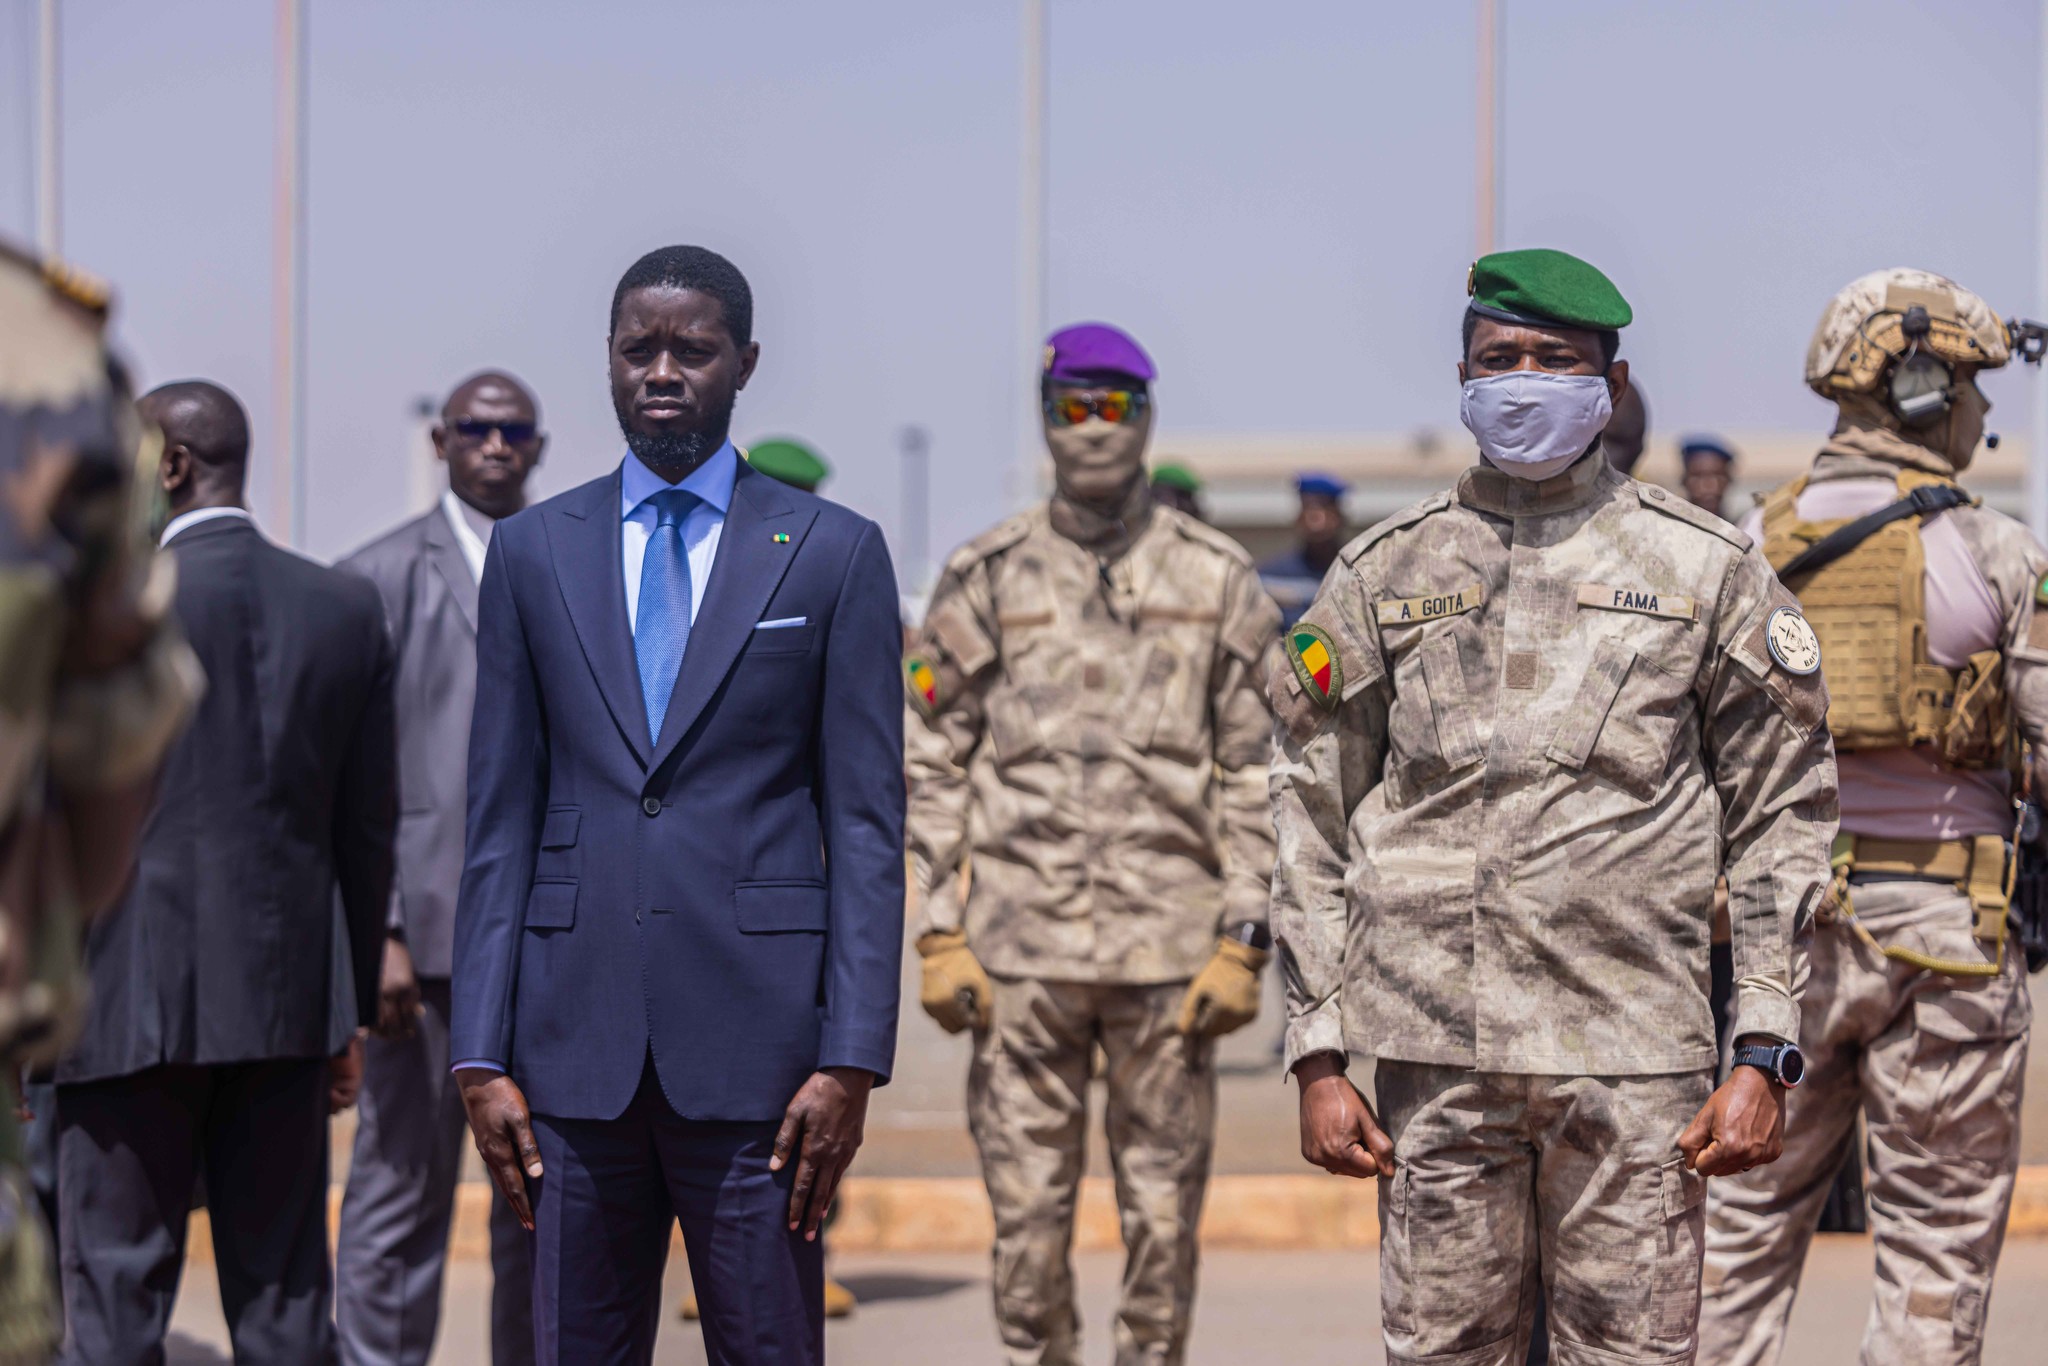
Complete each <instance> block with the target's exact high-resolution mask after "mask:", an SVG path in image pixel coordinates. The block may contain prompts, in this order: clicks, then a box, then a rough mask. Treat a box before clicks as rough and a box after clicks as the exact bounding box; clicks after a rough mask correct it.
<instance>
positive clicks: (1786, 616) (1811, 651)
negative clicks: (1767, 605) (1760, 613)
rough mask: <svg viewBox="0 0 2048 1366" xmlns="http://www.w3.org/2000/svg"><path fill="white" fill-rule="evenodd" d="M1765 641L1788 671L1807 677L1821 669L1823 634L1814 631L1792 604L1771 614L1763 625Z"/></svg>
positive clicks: (1782, 666) (1779, 663) (1780, 666)
mask: <svg viewBox="0 0 2048 1366" xmlns="http://www.w3.org/2000/svg"><path fill="white" fill-rule="evenodd" d="M1764 644H1765V645H1766V646H1768V647H1769V648H1770V652H1771V658H1772V659H1775V660H1776V661H1778V667H1779V668H1781V669H1783V670H1784V671H1785V672H1786V673H1791V674H1799V675H1800V676H1801V677H1804V676H1805V675H1807V674H1811V673H1818V672H1819V671H1820V637H1818V636H1816V635H1815V634H1814V633H1813V627H1811V626H1809V625H1808V624H1807V622H1806V618H1805V617H1802V616H1800V615H1799V613H1798V612H1796V611H1794V610H1793V609H1792V608H1790V607H1780V608H1779V609H1778V610H1777V611H1775V612H1773V613H1771V619H1770V620H1769V621H1768V622H1767V623H1765V625H1764Z"/></svg>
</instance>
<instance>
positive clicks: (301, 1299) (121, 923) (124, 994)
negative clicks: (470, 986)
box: [57, 381, 397, 1366]
mask: <svg viewBox="0 0 2048 1366" xmlns="http://www.w3.org/2000/svg"><path fill="white" fill-rule="evenodd" d="M141 407H142V410H143V413H144V415H145V416H146V417H147V418H148V419H149V420H151V421H153V422H154V423H156V425H157V426H158V427H160V428H161V429H162V431H163V435H164V448H163V458H162V463H161V466H160V472H159V479H160V481H161V484H162V487H163V490H164V493H165V495H166V497H167V498H168V500H169V506H170V510H171V512H172V514H173V515H172V517H171V520H170V524H169V525H168V526H167V527H166V528H165V530H164V534H163V544H164V545H165V546H166V547H167V548H168V549H169V551H170V553H171V556H172V558H173V559H174V560H175V561H176V562H177V568H178V588H177V599H176V607H177V612H178V616H179V618H180V619H181V620H182V622H183V624H184V627H185V631H186V634H187V635H188V637H189V638H190V640H191V643H192V648H193V650H194V651H195V652H196V653H197V654H198V656H199V659H200V662H201V664H202V665H203V666H204V668H205V670H206V677H207V692H206V696H205V698H204V699H203V700H202V702H201V703H200V707H199V711H198V714H197V716H196V718H195V719H194V721H193V724H192V727H191V729H190V730H188V731H187V732H186V733H185V735H184V736H183V737H182V738H181V739H180V740H179V741H178V742H177V744H176V745H175V746H174V747H173V748H172V750H171V752H170V757H169V760H168V762H167V764H166V767H165V770H164V776H163V780H162V785H161V789H160V791H159V793H158V795H157V800H156V804H155V806H154V808H153V809H152V810H151V812H150V816H149V820H148V823H147V825H146V827H145V829H144V831H143V837H142V846H141V850H140V852H139V854H138V856H137V860H136V866H135V870H134V874H133V878H132V880H131V882H130V884H129V887H128V890H127V891H126V893H125V894H124V895H123V897H122V899H121V901H120V903H119V905H117V906H116V907H115V909H114V910H113V911H112V912H110V913H109V914H108V915H107V916H105V917H104V918H103V919H101V920H99V921H98V922H96V923H95V924H94V925H93V927H92V931H91V934H90V935H89V937H88V939H87V943H86V957H87V970H88V972H89V974H90V976H91V980H92V997H93V999H92V1005H91V1009H90V1013H89V1015H88V1017H87V1021H86V1025H85V1029H84V1032H83V1033H82V1034H81V1036H80V1037H79V1040H78V1043H77V1044H76V1046H75V1047H74V1048H73V1049H72V1050H71V1052H70V1053H69V1054H67V1055H66V1056H65V1057H64V1058H63V1059H62V1060H61V1061H60V1062H59V1063H58V1067H57V1084H58V1086H57V1124H58V1140H57V1142H58V1200H59V1205H60V1208H61V1210H62V1225H63V1229H64V1235H63V1246H62V1250H61V1258H62V1267H63V1281H64V1303H65V1318H66V1329H67V1336H66V1340H65V1345H64V1357H63V1359H64V1361H65V1362H67V1363H71V1364H72V1366H127V1363H131V1362H132V1363H138V1366H139V1364H140V1363H145V1362H160V1361H162V1360H163V1340H164V1334H165V1330H166V1327H167V1325H168V1324H169V1321H170V1316H171V1305H172V1302H173V1300H174V1299H175V1298H176V1296H177V1288H178V1273H179V1270H180V1268H181V1266H182V1264H183V1260H184V1253H185V1225H186V1215H187V1211H188V1208H189V1206H190V1205H191V1203H192V1192H193V1186H194V1182H195V1180H196V1179H197V1178H198V1177H200V1176H201V1175H203V1176H204V1177H205V1182H206V1192H207V1203H208V1206H209V1208H210V1211H211V1214H212V1228H213V1248H214V1261H215V1265H216V1267H217V1268H218V1272H219V1276H220V1289H221V1302H222V1308H223V1309H224V1310H225V1311H226V1317H227V1322H228V1332H229V1335H230V1337H231V1338H232V1340H233V1343H234V1352H235V1359H236V1360H237V1361H250V1362H257V1361H260V1362H265V1363H298V1362H305V1363H324V1362H327V1361H331V1360H332V1358H333V1352H334V1341H333V1337H334V1334H333V1326H332V1323H331V1321H330V1320H329V1317H328V1279H329V1277H328V1265H327V1218H326V1215H327V1200H326V1194H327V1117H328V1060H329V1059H330V1058H332V1057H334V1056H335V1055H336V1054H338V1053H340V1052H342V1051H343V1050H344V1049H345V1048H346V1047H347V1044H348V1041H349V1035H350V1034H351V1033H352V1032H353V1030H354V1025H355V1020H354V1019H349V1018H347V1017H348V1016H349V1015H350V1014H351V1012H349V1011H347V1010H342V1011H336V1010H335V1009H333V1008H331V1004H330V998H331V991H332V983H333V981H335V980H337V979H339V978H341V977H342V967H343V965H342V964H340V963H337V962H336V961H335V958H336V956H337V954H338V953H340V952H341V949H340V945H341V944H345V946H346V957H347V959H348V962H347V965H346V966H347V972H348V973H349V974H351V975H352V978H353V981H354V983H355V987H356V991H355V1003H354V1006H355V1010H354V1012H353V1013H355V1014H356V1015H357V1017H358V1018H360V1019H363V1020H366V1021H367V1020H369V1019H372V1018H374V1015H375V1012H376V1005H377V967H378V955H379V953H380V951H381V949H382V947H383V939H384V914H385V908H386V906H387V904H388V902H389V899H390V895H391V840H392V828H393V823H394V820H395V818H396V807H397V797H396V793H397V788H396V779H395V767H394V766H395V758H394V750H393V738H392V710H391V646H390V643H389V641H388V639H387V637H386V635H385V632H384V614H383V609H382V608H381V607H380V606H379V604H378V601H377V594H376V590H375V589H374V588H372V587H371V586H370V585H369V584H367V583H365V582H363V581H362V580H361V579H359V578H357V577H355V576H354V575H349V574H343V573H341V572H339V571H338V570H332V569H326V568H323V567H321V566H319V565H316V564H314V563H312V562H311V561H309V560H306V559H302V558H301V557H299V556H297V555H294V554H292V553H291V552H289V551H287V550H283V549H281V548H279V547H277V546H275V545H272V544H271V543H270V542H269V541H267V540H265V539H264V538H263V536H262V535H261V534H259V533H258V532H257V530H256V528H255V526H254V525H252V524H251V522H250V520H249V514H248V512H247V511H246V510H245V509H244V507H243V482H244V474H245V472H246V469H247V464H248V453H249V423H248V418H247V416H246V415H245V414H244V413H243V411H242V406H241V404H240V403H238V402H236V400H235V398H234V396H233V395H231V394H229V393H228V392H227V391H226V390H225V389H222V388H220V387H219V386H217V385H213V384H208V383H204V382H201V381H186V382H184V383H179V384H170V385H165V386H164V387H162V388H160V389H156V390H153V391H152V392H150V393H149V394H146V395H144V397H143V399H142V402H141ZM337 887H338V888H339V890H340V893H341V905H342V909H343V913H344V918H345V920H346V925H347V931H348V932H347V935H346V938H345V940H344V939H342V938H341V937H340V936H337V934H336V932H335V927H336V917H335V910H334V898H335V891H336V888H337ZM337 1016H339V1017H340V1018H337Z"/></svg>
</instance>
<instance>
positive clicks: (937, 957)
mask: <svg viewBox="0 0 2048 1366" xmlns="http://www.w3.org/2000/svg"><path fill="white" fill-rule="evenodd" d="M917 952H918V956H919V957H921V958H923V959H924V981H923V985H922V987H921V988H920V990H919V992H918V1004H919V1005H922V1006H923V1007H924V1013H925V1014H927V1015H929V1016H931V1017H932V1018H933V1019H934V1020H937V1021H938V1022H939V1028H941V1029H943V1030H945V1031H946V1032H947V1033H948V1034H958V1033H959V1032H960V1031H961V1030H963V1029H987V1028H988V1022H989V1014H990V1012H991V1011H992V1010H993V1009H994V1003H995V992H994V989H993V988H992V987H990V986H989V982H988V974H987V973H986V972H983V971H982V969H981V962H980V960H978V959H977V958H975V956H974V950H972V949H970V948H968V947H967V936H966V935H965V934H963V933H961V932H960V931H958V930H953V931H950V932H946V931H939V930H934V931H932V932H931V933H929V934H926V935H923V936H921V937H920V938H919V939H918V941H917Z"/></svg>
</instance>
